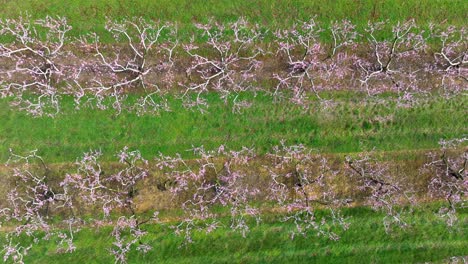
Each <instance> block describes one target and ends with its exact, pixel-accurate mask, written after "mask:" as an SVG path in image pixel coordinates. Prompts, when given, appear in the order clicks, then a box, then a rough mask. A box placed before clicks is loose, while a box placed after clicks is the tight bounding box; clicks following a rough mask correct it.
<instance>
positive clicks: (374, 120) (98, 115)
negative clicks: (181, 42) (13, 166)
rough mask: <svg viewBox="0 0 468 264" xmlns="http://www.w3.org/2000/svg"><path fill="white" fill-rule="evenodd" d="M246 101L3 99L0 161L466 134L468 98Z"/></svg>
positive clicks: (407, 142) (426, 143)
mask: <svg viewBox="0 0 468 264" xmlns="http://www.w3.org/2000/svg"><path fill="white" fill-rule="evenodd" d="M350 96H351V97H350ZM353 96H354V97H353ZM244 98H247V99H249V100H250V101H251V102H252V107H250V108H247V109H244V110H242V112H241V113H233V112H232V108H231V106H229V105H225V104H224V103H223V102H222V100H220V99H219V96H218V95H216V94H209V95H208V96H207V99H208V102H209V103H210V106H209V108H208V109H207V111H208V112H207V113H200V111H198V110H196V109H195V110H188V109H185V108H184V107H183V106H182V104H181V103H180V101H179V100H176V99H171V98H169V105H170V107H171V111H170V112H161V113H160V114H159V115H143V116H138V115H136V114H135V113H129V112H125V111H124V112H122V113H121V114H120V115H116V112H115V110H106V111H102V110H96V109H90V108H83V109H81V110H78V111H75V110H74V106H73V103H72V100H71V98H64V100H63V102H64V105H63V108H62V113H61V114H59V115H58V116H56V117H55V118H50V117H38V118H36V117H31V116H28V115H27V114H25V113H24V112H21V111H18V110H15V109H14V108H12V107H10V106H9V103H8V100H7V99H1V100H0V161H1V162H5V161H6V160H7V159H8V153H9V152H8V149H9V148H11V149H13V150H14V151H15V152H17V153H24V152H26V151H28V150H33V149H38V150H39V152H38V154H39V155H41V156H43V157H44V158H45V160H46V161H47V162H72V161H75V159H76V158H78V157H80V156H81V155H82V153H83V152H86V151H89V150H91V149H101V150H102V151H103V152H104V159H105V160H115V158H114V155H115V154H116V153H117V151H119V150H121V149H122V148H123V147H124V146H128V147H130V148H131V149H139V150H140V151H141V152H142V154H143V155H144V156H145V157H147V158H150V157H153V156H155V155H157V154H158V153H159V152H162V153H164V154H168V155H169V154H171V155H172V154H175V153H180V154H182V156H183V157H185V158H190V157H192V154H191V152H189V151H187V150H188V149H191V148H192V146H195V147H199V146H202V145H203V146H204V147H205V148H206V149H215V148H217V147H219V146H220V145H221V144H224V145H226V146H227V147H229V148H231V149H240V148H241V147H242V146H247V147H253V148H255V149H256V151H257V153H259V154H262V153H265V152H267V151H270V150H271V148H272V146H275V145H278V144H279V143H280V141H281V140H285V142H286V144H289V145H292V144H299V143H302V144H304V145H306V146H308V147H311V148H315V149H317V150H318V151H320V152H322V153H342V152H345V153H348V152H360V151H365V150H370V149H372V148H374V147H375V148H376V149H377V150H381V151H401V150H418V149H431V148H437V147H438V141H439V140H440V139H451V138H456V137H462V136H466V135H467V134H468V127H467V126H466V124H467V123H468V122H467V121H468V120H467V116H466V101H467V100H466V97H461V98H456V99H450V100H446V99H443V98H440V97H435V98H432V99H430V100H429V101H427V102H424V103H421V104H420V105H418V106H416V107H413V108H404V107H398V106H397V105H396V104H395V103H383V104H382V103H377V102H369V101H367V102H365V101H364V100H365V99H363V98H360V97H358V96H355V95H344V96H342V98H340V97H339V96H337V98H338V99H337V100H336V103H337V105H336V106H335V107H332V108H324V107H323V105H321V104H320V103H318V102H313V103H312V105H311V107H310V108H309V109H307V110H304V109H303V108H301V107H298V106H294V105H293V104H291V103H273V100H272V98H271V97H269V96H265V95H258V96H257V97H252V96H251V95H244Z"/></svg>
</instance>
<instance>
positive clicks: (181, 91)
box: [0, 17, 468, 116]
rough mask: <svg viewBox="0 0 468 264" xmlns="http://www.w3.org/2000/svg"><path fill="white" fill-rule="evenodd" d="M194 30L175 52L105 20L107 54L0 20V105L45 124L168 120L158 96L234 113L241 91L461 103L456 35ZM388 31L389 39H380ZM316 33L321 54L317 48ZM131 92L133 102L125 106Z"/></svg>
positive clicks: (379, 27)
mask: <svg viewBox="0 0 468 264" xmlns="http://www.w3.org/2000/svg"><path fill="white" fill-rule="evenodd" d="M195 26H196V29H197V31H195V32H193V34H194V37H193V38H192V41H191V42H189V43H182V42H181V41H179V39H178V34H177V26H176V25H174V24H171V23H162V22H154V21H147V20H145V19H143V18H134V19H128V20H121V21H112V20H109V21H108V22H107V24H106V26H105V28H106V30H107V31H108V33H109V34H111V35H112V36H113V37H114V39H115V43H114V44H105V43H101V42H100V36H99V35H98V34H95V33H90V34H88V35H83V36H81V37H79V38H73V39H72V38H69V37H68V35H67V34H68V32H69V31H70V30H71V26H70V25H69V24H68V23H67V20H66V19H65V18H62V17H57V18H54V17H46V18H44V19H40V20H36V21H33V20H31V18H30V17H23V18H18V19H4V20H1V21H0V34H1V37H2V39H4V40H5V43H3V44H0V80H1V81H0V95H1V96H2V97H10V98H11V100H12V104H13V105H14V106H15V107H18V108H19V109H23V110H25V111H27V112H28V113H30V114H32V115H35V116H41V115H50V116H54V115H56V114H58V113H60V112H61V99H63V98H64V97H71V98H73V99H74V100H75V104H76V108H77V109H78V108H80V107H96V108H99V109H106V108H114V109H115V110H116V111H117V113H120V112H121V111H123V110H125V111H127V110H128V111H135V112H136V113H139V114H144V113H154V112H159V111H165V110H169V109H170V105H168V104H167V101H166V100H165V99H164V96H165V95H166V94H167V93H171V94H173V95H176V96H177V97H179V98H180V99H181V100H182V101H183V102H184V105H185V106H186V107H188V108H193V107H195V108H198V109H203V108H205V107H207V105H208V104H209V102H208V101H207V100H206V98H205V97H204V94H206V93H208V92H217V93H219V95H220V96H221V98H223V99H224V100H225V101H226V102H230V104H231V105H232V106H233V108H232V110H233V111H241V109H242V108H243V107H248V106H249V105H250V104H251V102H249V101H247V100H243V99H242V96H241V95H242V93H245V92H247V93H256V92H264V93H268V94H270V95H271V96H272V98H273V101H277V100H289V101H291V102H292V103H295V104H299V105H302V106H304V107H307V106H308V104H309V103H310V101H311V100H312V99H313V100H321V101H322V102H324V103H327V100H324V98H322V97H323V95H322V92H323V91H334V90H352V91H357V92H364V93H366V94H367V95H368V96H374V95H376V94H380V93H384V92H390V93H391V94H393V95H394V98H395V99H396V100H398V103H399V104H400V105H401V106H405V107H411V106H412V105H414V104H416V103H417V102H418V99H420V98H422V97H425V96H428V95H430V94H433V93H434V92H435V93H438V94H442V95H443V96H456V95H460V94H461V95H463V94H464V93H465V92H466V83H467V67H466V66H467V61H468V55H467V47H468V46H467V45H468V42H467V37H466V28H464V27H462V28H457V27H453V26H448V27H447V26H444V27H438V26H437V25H429V26H427V27H424V28H422V27H419V26H418V25H416V24H415V22H414V21H413V20H409V21H405V22H400V23H397V24H395V25H387V24H386V22H385V21H382V22H373V23H369V24H368V26H367V28H366V29H365V30H363V31H358V30H357V29H356V27H355V26H354V25H353V24H351V23H350V22H349V21H346V20H344V21H339V22H335V23H332V24H331V25H330V26H321V25H320V24H317V23H316V22H315V21H314V19H311V20H309V21H304V22H298V23H297V24H295V25H294V26H293V27H291V28H289V29H274V28H271V29H266V28H262V27H260V26H258V25H255V24H251V23H249V22H248V21H246V20H244V19H240V20H238V21H236V22H232V23H225V24H219V23H216V22H214V21H212V22H210V23H208V24H195ZM389 28H391V29H389ZM39 29H40V30H39ZM386 30H391V32H392V34H391V37H386V38H382V37H381V36H382V35H383V34H381V33H382V32H383V31H386ZM324 34H325V35H328V36H329V39H330V40H331V41H330V42H329V43H323V42H320V41H319V36H321V35H324ZM195 39H197V40H198V41H195ZM200 39H203V40H205V41H199V40H200ZM129 93H133V94H138V95H139V99H138V100H137V101H136V102H135V101H133V102H131V103H129V102H128V100H126V96H127V95H128V94H129Z"/></svg>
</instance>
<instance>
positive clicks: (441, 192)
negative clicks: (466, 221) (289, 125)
mask: <svg viewBox="0 0 468 264" xmlns="http://www.w3.org/2000/svg"><path fill="white" fill-rule="evenodd" d="M466 141H467V139H466V138H461V139H454V140H450V141H441V142H440V145H441V149H440V150H438V151H434V152H433V153H430V154H429V155H428V158H427V162H426V163H425V164H424V165H423V166H422V167H421V168H420V175H429V176H428V177H427V180H425V181H424V184H425V186H424V187H423V188H421V189H418V188H416V186H414V184H411V181H410V180H409V179H408V178H405V177H404V176H403V175H402V174H401V172H399V173H398V172H395V171H393V170H391V169H390V166H389V165H390V164H389V163H388V162H384V161H379V159H378V158H376V156H375V153H372V152H371V153H364V154H361V155H358V156H355V157H347V158H346V159H345V160H344V161H342V164H341V165H342V166H341V165H338V166H337V164H336V161H331V160H330V159H329V158H327V157H326V156H325V155H321V154H317V153H314V152H313V151H311V150H310V149H307V148H305V147H304V146H302V145H293V146H287V145H285V144H283V143H282V144H281V145H279V146H276V147H274V148H273V149H272V151H270V153H268V154H267V155H265V156H262V157H258V156H256V155H255V151H254V150H252V149H249V148H246V147H244V148H242V149H241V150H239V151H233V150H228V149H226V148H225V147H224V146H220V147H219V148H218V149H216V150H211V151H208V150H205V149H204V148H203V147H199V148H194V149H193V151H194V153H195V155H196V156H197V158H196V159H193V160H184V159H182V158H181V156H180V155H174V156H165V155H163V154H160V155H159V156H157V157H156V158H154V159H153V160H151V161H148V160H145V159H144V158H143V157H142V155H141V154H140V152H139V151H136V150H135V151H131V150H129V149H128V148H124V149H123V150H122V151H120V152H119V153H117V155H116V157H117V159H118V162H119V165H116V164H114V165H113V166H108V165H105V164H104V163H103V162H101V161H100V157H101V155H102V153H101V152H100V151H90V152H87V153H84V154H83V156H82V157H81V158H79V159H78V160H77V162H76V163H75V166H76V168H75V169H69V170H67V172H63V171H62V172H59V173H58V174H57V172H56V171H55V172H54V169H53V167H50V166H49V165H48V164H47V163H46V162H45V161H44V160H43V159H42V158H41V157H40V156H38V155H37V154H36V152H35V151H33V152H31V153H29V154H27V155H19V154H16V153H13V152H11V153H10V154H11V155H10V160H9V161H8V163H7V166H11V167H10V169H9V170H11V175H12V176H11V177H9V178H10V183H9V186H10V188H9V191H8V193H7V195H6V198H4V199H3V198H2V200H0V201H1V204H0V206H1V207H0V208H1V209H0V220H1V222H0V223H1V226H2V227H3V230H4V232H6V239H7V242H6V243H4V244H3V249H2V251H1V252H2V254H3V259H4V260H5V261H8V260H12V261H13V262H15V263H22V261H23V257H24V256H25V254H27V253H28V251H29V250H30V249H31V248H32V247H35V246H38V245H40V244H41V243H45V241H57V252H62V253H73V252H74V251H75V250H76V249H77V246H76V244H75V241H74V237H75V236H76V235H77V234H78V233H79V232H80V230H81V229H86V228H87V227H94V228H101V227H102V228H103V229H104V230H109V231H110V237H111V241H110V242H109V252H110V253H111V254H112V255H113V256H114V257H115V262H116V263H125V262H126V261H127V256H128V254H129V253H130V252H132V251H134V250H137V251H140V252H142V253H146V252H148V251H150V250H152V247H153V246H154V245H150V244H148V243H146V242H145V236H147V235H149V234H148V232H149V231H148V227H149V226H150V225H168V226H169V227H170V228H171V229H172V230H173V232H174V233H175V234H176V235H178V236H181V237H183V241H184V244H187V243H192V242H196V239H194V237H193V236H194V234H195V233H198V232H206V233H210V232H213V231H214V230H216V229H218V228H221V227H222V228H227V229H229V230H230V231H232V232H239V233H240V234H242V236H244V237H246V236H247V235H248V233H249V230H250V229H251V228H252V225H258V224H259V223H260V222H261V221H262V218H263V217H264V216H265V215H268V213H274V215H275V217H276V218H275V219H277V221H279V222H288V223H291V224H292V226H294V229H293V230H292V233H291V234H290V235H291V238H294V237H295V236H297V235H300V236H323V237H327V238H329V239H331V240H339V239H340V237H339V235H338V233H341V232H344V230H347V229H348V228H353V227H352V226H350V225H349V221H348V220H349V219H347V218H346V217H344V216H343V214H342V213H341V211H342V209H343V208H345V207H348V206H356V205H367V206H370V207H372V208H373V209H374V210H376V211H378V212H381V213H383V215H384V218H383V225H384V227H385V230H386V232H387V233H392V232H394V231H395V229H398V230H401V229H403V230H411V228H412V227H413V226H414V225H416V224H417V223H414V221H413V217H414V215H413V210H414V209H415V208H420V207H422V205H423V204H424V202H427V201H428V200H429V201H432V202H434V201H439V200H442V201H441V202H440V201H439V203H436V204H437V205H439V207H440V209H439V210H437V211H436V214H437V216H438V217H440V219H441V220H442V221H445V222H446V223H447V225H448V227H449V228H451V227H456V226H457V225H458V224H457V221H458V219H457V218H458V216H459V214H460V212H459V211H458V210H463V208H466V196H467V193H468V189H467V188H468V184H467V179H468V178H467V173H466V167H467V160H468V155H467V154H468V152H467V151H466V150H465V151H463V150H462V151H460V146H461V147H462V148H463V146H464V145H465V144H466ZM252 168H255V169H252ZM424 177H426V176H424ZM148 190H149V192H151V193H152V195H153V196H151V195H148V194H147V193H146V195H145V192H148ZM156 194H160V195H156ZM165 198H170V199H171V204H172V206H171V210H175V211H176V212H178V214H177V215H176V216H175V218H174V216H172V219H170V220H169V221H168V220H167V218H166V219H165V218H164V217H163V218H160V215H159V213H158V209H157V208H158V206H159V207H160V208H161V209H162V208H164V206H162V207H161V206H160V203H161V200H163V199H165ZM143 203H144V204H146V205H147V207H148V208H153V209H151V210H149V209H147V208H146V209H145V208H142V206H141V204H143ZM148 204H149V206H148ZM90 215H91V216H92V217H90ZM270 218H271V216H270ZM462 221H463V220H462ZM105 228H108V229H105ZM153 230H154V229H153ZM338 230H340V231H339V232H337V231H338ZM454 230H456V228H455V229H454ZM48 243H49V242H48Z"/></svg>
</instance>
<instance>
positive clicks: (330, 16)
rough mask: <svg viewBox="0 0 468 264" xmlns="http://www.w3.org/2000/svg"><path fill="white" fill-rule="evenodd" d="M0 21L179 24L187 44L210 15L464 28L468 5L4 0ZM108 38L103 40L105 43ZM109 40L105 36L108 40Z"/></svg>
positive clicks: (79, 30)
mask: <svg viewBox="0 0 468 264" xmlns="http://www.w3.org/2000/svg"><path fill="white" fill-rule="evenodd" d="M0 3H1V4H2V12H1V13H0V18H7V17H17V16H19V15H21V14H25V13H29V14H30V15H32V17H33V18H44V17H45V16H46V15H60V16H65V17H67V18H68V19H69V22H70V24H71V25H72V26H73V30H72V32H71V35H72V36H78V35H83V34H87V33H89V32H90V31H95V32H98V33H99V34H102V33H103V32H104V22H105V20H106V17H111V18H113V19H119V18H123V17H132V16H138V17H145V18H147V19H154V20H163V21H172V22H176V23H177V25H178V27H179V29H180V30H179V34H180V35H181V36H182V38H185V39H187V40H188V38H189V37H190V36H191V35H192V33H191V31H192V30H193V26H192V23H193V22H206V21H207V19H208V18H209V17H213V18H214V19H216V20H218V21H222V22H225V21H233V20H236V19H237V18H239V17H240V16H243V17H246V18H247V19H249V20H250V21H253V22H256V23H259V24H261V25H263V26H268V27H270V28H271V27H272V26H279V27H285V26H289V25H291V24H292V23H294V22H296V21H298V20H308V19H310V18H311V17H316V19H317V20H318V21H319V22H320V23H321V24H323V25H328V24H330V23H331V22H332V21H335V20H341V19H344V18H346V19H350V20H351V21H352V22H353V23H354V24H356V25H358V28H362V27H363V26H365V25H366V24H367V22H368V21H369V20H370V21H376V20H386V19H388V20H389V21H390V23H389V24H390V25H392V24H395V23H396V21H400V20H406V19H410V18H414V19H416V21H417V22H418V24H427V23H428V22H430V21H432V22H435V23H436V24H439V25H442V26H443V25H448V24H451V25H465V24H466V13H467V11H468V4H467V2H466V1H463V0H432V1H419V0H410V1H408V0H383V1H373V0H358V1H347V0H337V1H321V0H308V1H291V0H288V1H278V0H275V1H271V0H259V1H241V0H208V1H204V0H197V1H187V0H171V1H169V0H159V1H150V0H143V1H121V0H106V1H91V0H84V1H78V0H72V1H67V2H63V1H59V0H49V1H44V0H24V1H11V0H2V1H0ZM105 40H106V38H104V41H105ZM109 40H110V38H107V41H109Z"/></svg>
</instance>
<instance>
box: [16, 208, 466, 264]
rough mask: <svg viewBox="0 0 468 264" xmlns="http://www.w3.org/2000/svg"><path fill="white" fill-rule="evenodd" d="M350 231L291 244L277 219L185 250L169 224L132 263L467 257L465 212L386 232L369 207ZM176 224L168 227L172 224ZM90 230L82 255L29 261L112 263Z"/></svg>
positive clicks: (424, 214) (38, 250)
mask: <svg viewBox="0 0 468 264" xmlns="http://www.w3.org/2000/svg"><path fill="white" fill-rule="evenodd" d="M344 214H345V215H346V216H349V217H350V218H349V222H350V228H349V230H347V231H339V230H337V233H338V234H339V235H340V236H341V238H340V240H338V241H330V240H329V239H327V238H324V237H317V236H316V235H314V234H310V235H309V236H307V237H302V236H298V237H296V238H295V239H294V240H291V239H290V237H289V235H288V233H289V232H290V231H291V230H292V229H293V228H294V226H293V225H292V224H291V223H289V222H287V223H281V222H278V221H277V220H276V221H275V220H274V219H276V217H277V216H274V215H271V216H270V218H267V219H265V221H264V222H263V223H262V224H261V225H259V226H257V227H255V226H254V227H253V228H252V230H251V232H250V233H248V234H247V237H246V238H243V237H242V235H241V234H238V233H232V232H231V231H229V230H227V229H225V228H221V229H219V230H217V231H214V232H213V233H211V234H208V235H206V234H203V233H195V235H194V243H193V244H189V245H188V246H186V247H184V246H183V247H181V248H179V247H180V246H181V243H182V242H183V239H182V238H181V237H178V236H176V235H174V234H173V232H172V231H171V230H170V229H169V228H168V227H167V226H160V225H155V226H153V225H152V226H149V227H148V229H147V230H148V231H149V234H148V235H147V237H146V239H145V242H148V243H150V244H151V245H152V246H153V250H152V251H150V252H149V253H147V254H141V253H137V252H136V251H132V252H131V253H130V256H129V259H128V261H129V263H411V262H418V263H422V262H434V263H447V262H448V261H449V260H450V257H455V256H466V254H467V251H466V243H467V241H466V237H465V236H464V235H463V234H466V232H468V230H467V226H468V225H467V222H466V221H468V214H467V212H466V211H465V212H461V213H460V221H461V222H460V225H458V226H456V227H454V228H453V229H448V228H447V226H446V225H444V224H443V222H441V221H440V219H437V218H435V217H434V215H433V213H432V212H431V207H429V208H425V209H424V210H423V209H418V210H416V211H415V213H414V215H413V217H412V221H413V222H414V225H413V226H412V227H411V228H409V229H407V230H396V231H395V232H393V233H391V234H386V233H385V230H384V228H383V225H382V217H383V215H382V214H380V213H376V212H374V211H372V210H370V209H367V208H363V207H360V208H351V209H346V210H345V211H344ZM170 224H171V223H167V225H170ZM107 229H108V228H103V229H102V230H95V229H85V230H83V231H81V232H80V233H78V234H77V235H76V237H75V242H76V245H77V251H76V252H75V253H73V254H63V253H62V254H60V253H57V252H56V250H57V247H56V245H55V243H56V241H50V242H48V243H41V244H39V245H37V246H35V247H34V248H33V249H32V250H31V252H30V254H29V255H28V256H27V257H26V258H25V262H26V263H112V262H113V261H114V260H113V257H112V256H111V255H109V254H107V251H108V250H109V249H110V248H111V246H112V245H111V243H112V238H111V237H110V235H109V232H110V231H111V230H107Z"/></svg>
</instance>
